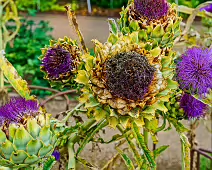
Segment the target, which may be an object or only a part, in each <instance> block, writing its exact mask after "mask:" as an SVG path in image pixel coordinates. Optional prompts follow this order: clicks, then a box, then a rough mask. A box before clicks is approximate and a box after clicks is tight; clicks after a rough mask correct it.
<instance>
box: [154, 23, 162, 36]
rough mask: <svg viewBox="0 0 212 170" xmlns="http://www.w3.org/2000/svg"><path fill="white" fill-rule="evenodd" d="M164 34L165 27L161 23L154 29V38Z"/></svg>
mask: <svg viewBox="0 0 212 170" xmlns="http://www.w3.org/2000/svg"><path fill="white" fill-rule="evenodd" d="M163 35H164V29H163V27H162V26H161V25H157V26H156V27H155V28H154V30H153V31H152V37H153V38H159V37H162V36H163Z"/></svg>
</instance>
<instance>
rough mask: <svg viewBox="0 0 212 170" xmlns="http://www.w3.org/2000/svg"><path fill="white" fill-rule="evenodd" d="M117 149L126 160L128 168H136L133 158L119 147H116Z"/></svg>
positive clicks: (132, 169)
mask: <svg viewBox="0 0 212 170" xmlns="http://www.w3.org/2000/svg"><path fill="white" fill-rule="evenodd" d="M116 150H117V151H118V152H119V154H120V155H121V157H122V159H123V160H124V162H125V165H126V166H127V168H128V170H135V167H134V165H133V162H132V160H131V159H130V158H129V157H128V156H127V155H126V154H125V153H124V152H123V151H122V150H121V149H119V148H116Z"/></svg>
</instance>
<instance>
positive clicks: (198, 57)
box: [177, 47, 212, 95]
mask: <svg viewBox="0 0 212 170" xmlns="http://www.w3.org/2000/svg"><path fill="white" fill-rule="evenodd" d="M177 79H178V82H179V84H180V87H181V88H182V89H184V90H189V91H191V92H192V93H195V94H197V93H198V94H199V95H202V94H205V93H207V92H208V91H209V89H212V49H201V48H196V47H194V48H191V49H188V50H187V51H186V53H185V54H183V55H182V57H181V61H179V62H178V65H177Z"/></svg>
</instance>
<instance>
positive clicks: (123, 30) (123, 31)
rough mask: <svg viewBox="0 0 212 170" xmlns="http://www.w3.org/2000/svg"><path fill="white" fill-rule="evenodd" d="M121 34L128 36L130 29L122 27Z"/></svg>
mask: <svg viewBox="0 0 212 170" xmlns="http://www.w3.org/2000/svg"><path fill="white" fill-rule="evenodd" d="M121 32H122V33H123V34H124V35H126V34H129V33H130V28H129V27H124V28H122V30H121Z"/></svg>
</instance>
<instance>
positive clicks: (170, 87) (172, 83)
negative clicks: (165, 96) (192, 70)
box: [167, 79, 179, 89]
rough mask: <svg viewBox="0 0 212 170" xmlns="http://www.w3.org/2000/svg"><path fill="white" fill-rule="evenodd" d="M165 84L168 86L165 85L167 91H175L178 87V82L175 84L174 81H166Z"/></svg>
mask: <svg viewBox="0 0 212 170" xmlns="http://www.w3.org/2000/svg"><path fill="white" fill-rule="evenodd" d="M167 83H168V85H167V88H168V89H177V88H178V87H179V84H178V82H176V81H174V80H170V79H168V80H167Z"/></svg>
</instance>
